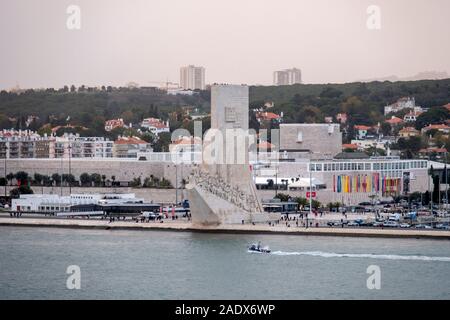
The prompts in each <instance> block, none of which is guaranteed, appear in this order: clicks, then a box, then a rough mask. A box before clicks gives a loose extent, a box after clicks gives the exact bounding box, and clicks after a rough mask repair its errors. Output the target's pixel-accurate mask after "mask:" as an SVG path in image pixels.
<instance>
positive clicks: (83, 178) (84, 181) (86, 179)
mask: <svg viewBox="0 0 450 320" xmlns="http://www.w3.org/2000/svg"><path fill="white" fill-rule="evenodd" d="M80 183H81V185H82V186H90V185H91V183H92V179H91V176H90V175H89V173H86V172H84V173H82V174H81V175H80Z"/></svg>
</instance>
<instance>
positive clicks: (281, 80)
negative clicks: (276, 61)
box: [273, 68, 302, 86]
mask: <svg viewBox="0 0 450 320" xmlns="http://www.w3.org/2000/svg"><path fill="white" fill-rule="evenodd" d="M296 83H302V71H301V70H300V69H297V68H292V69H286V70H281V71H275V72H274V73H273V84H274V85H275V86H287V85H291V84H296Z"/></svg>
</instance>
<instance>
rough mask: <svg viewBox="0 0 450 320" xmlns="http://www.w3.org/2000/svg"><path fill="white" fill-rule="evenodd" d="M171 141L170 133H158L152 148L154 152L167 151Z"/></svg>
mask: <svg viewBox="0 0 450 320" xmlns="http://www.w3.org/2000/svg"><path fill="white" fill-rule="evenodd" d="M171 142H172V141H171V135H170V133H169V132H163V133H160V134H159V135H158V140H157V141H156V143H155V145H154V147H153V149H154V151H155V152H168V151H169V145H170V143H171Z"/></svg>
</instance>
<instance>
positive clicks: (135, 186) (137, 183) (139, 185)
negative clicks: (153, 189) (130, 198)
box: [130, 177, 142, 188]
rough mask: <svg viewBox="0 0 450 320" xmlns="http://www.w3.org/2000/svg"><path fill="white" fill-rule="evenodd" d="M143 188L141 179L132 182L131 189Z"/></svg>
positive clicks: (134, 179)
mask: <svg viewBox="0 0 450 320" xmlns="http://www.w3.org/2000/svg"><path fill="white" fill-rule="evenodd" d="M141 186H142V181H141V177H137V178H133V180H132V181H131V182H130V187H133V188H138V187H141Z"/></svg>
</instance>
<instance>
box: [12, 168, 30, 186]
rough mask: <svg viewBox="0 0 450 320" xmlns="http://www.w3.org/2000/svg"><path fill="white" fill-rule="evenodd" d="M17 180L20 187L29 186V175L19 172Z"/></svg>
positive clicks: (16, 176)
mask: <svg viewBox="0 0 450 320" xmlns="http://www.w3.org/2000/svg"><path fill="white" fill-rule="evenodd" d="M15 178H16V180H17V183H18V184H19V185H22V184H27V183H28V173H26V172H25V171H19V172H17V173H16V175H15Z"/></svg>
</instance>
